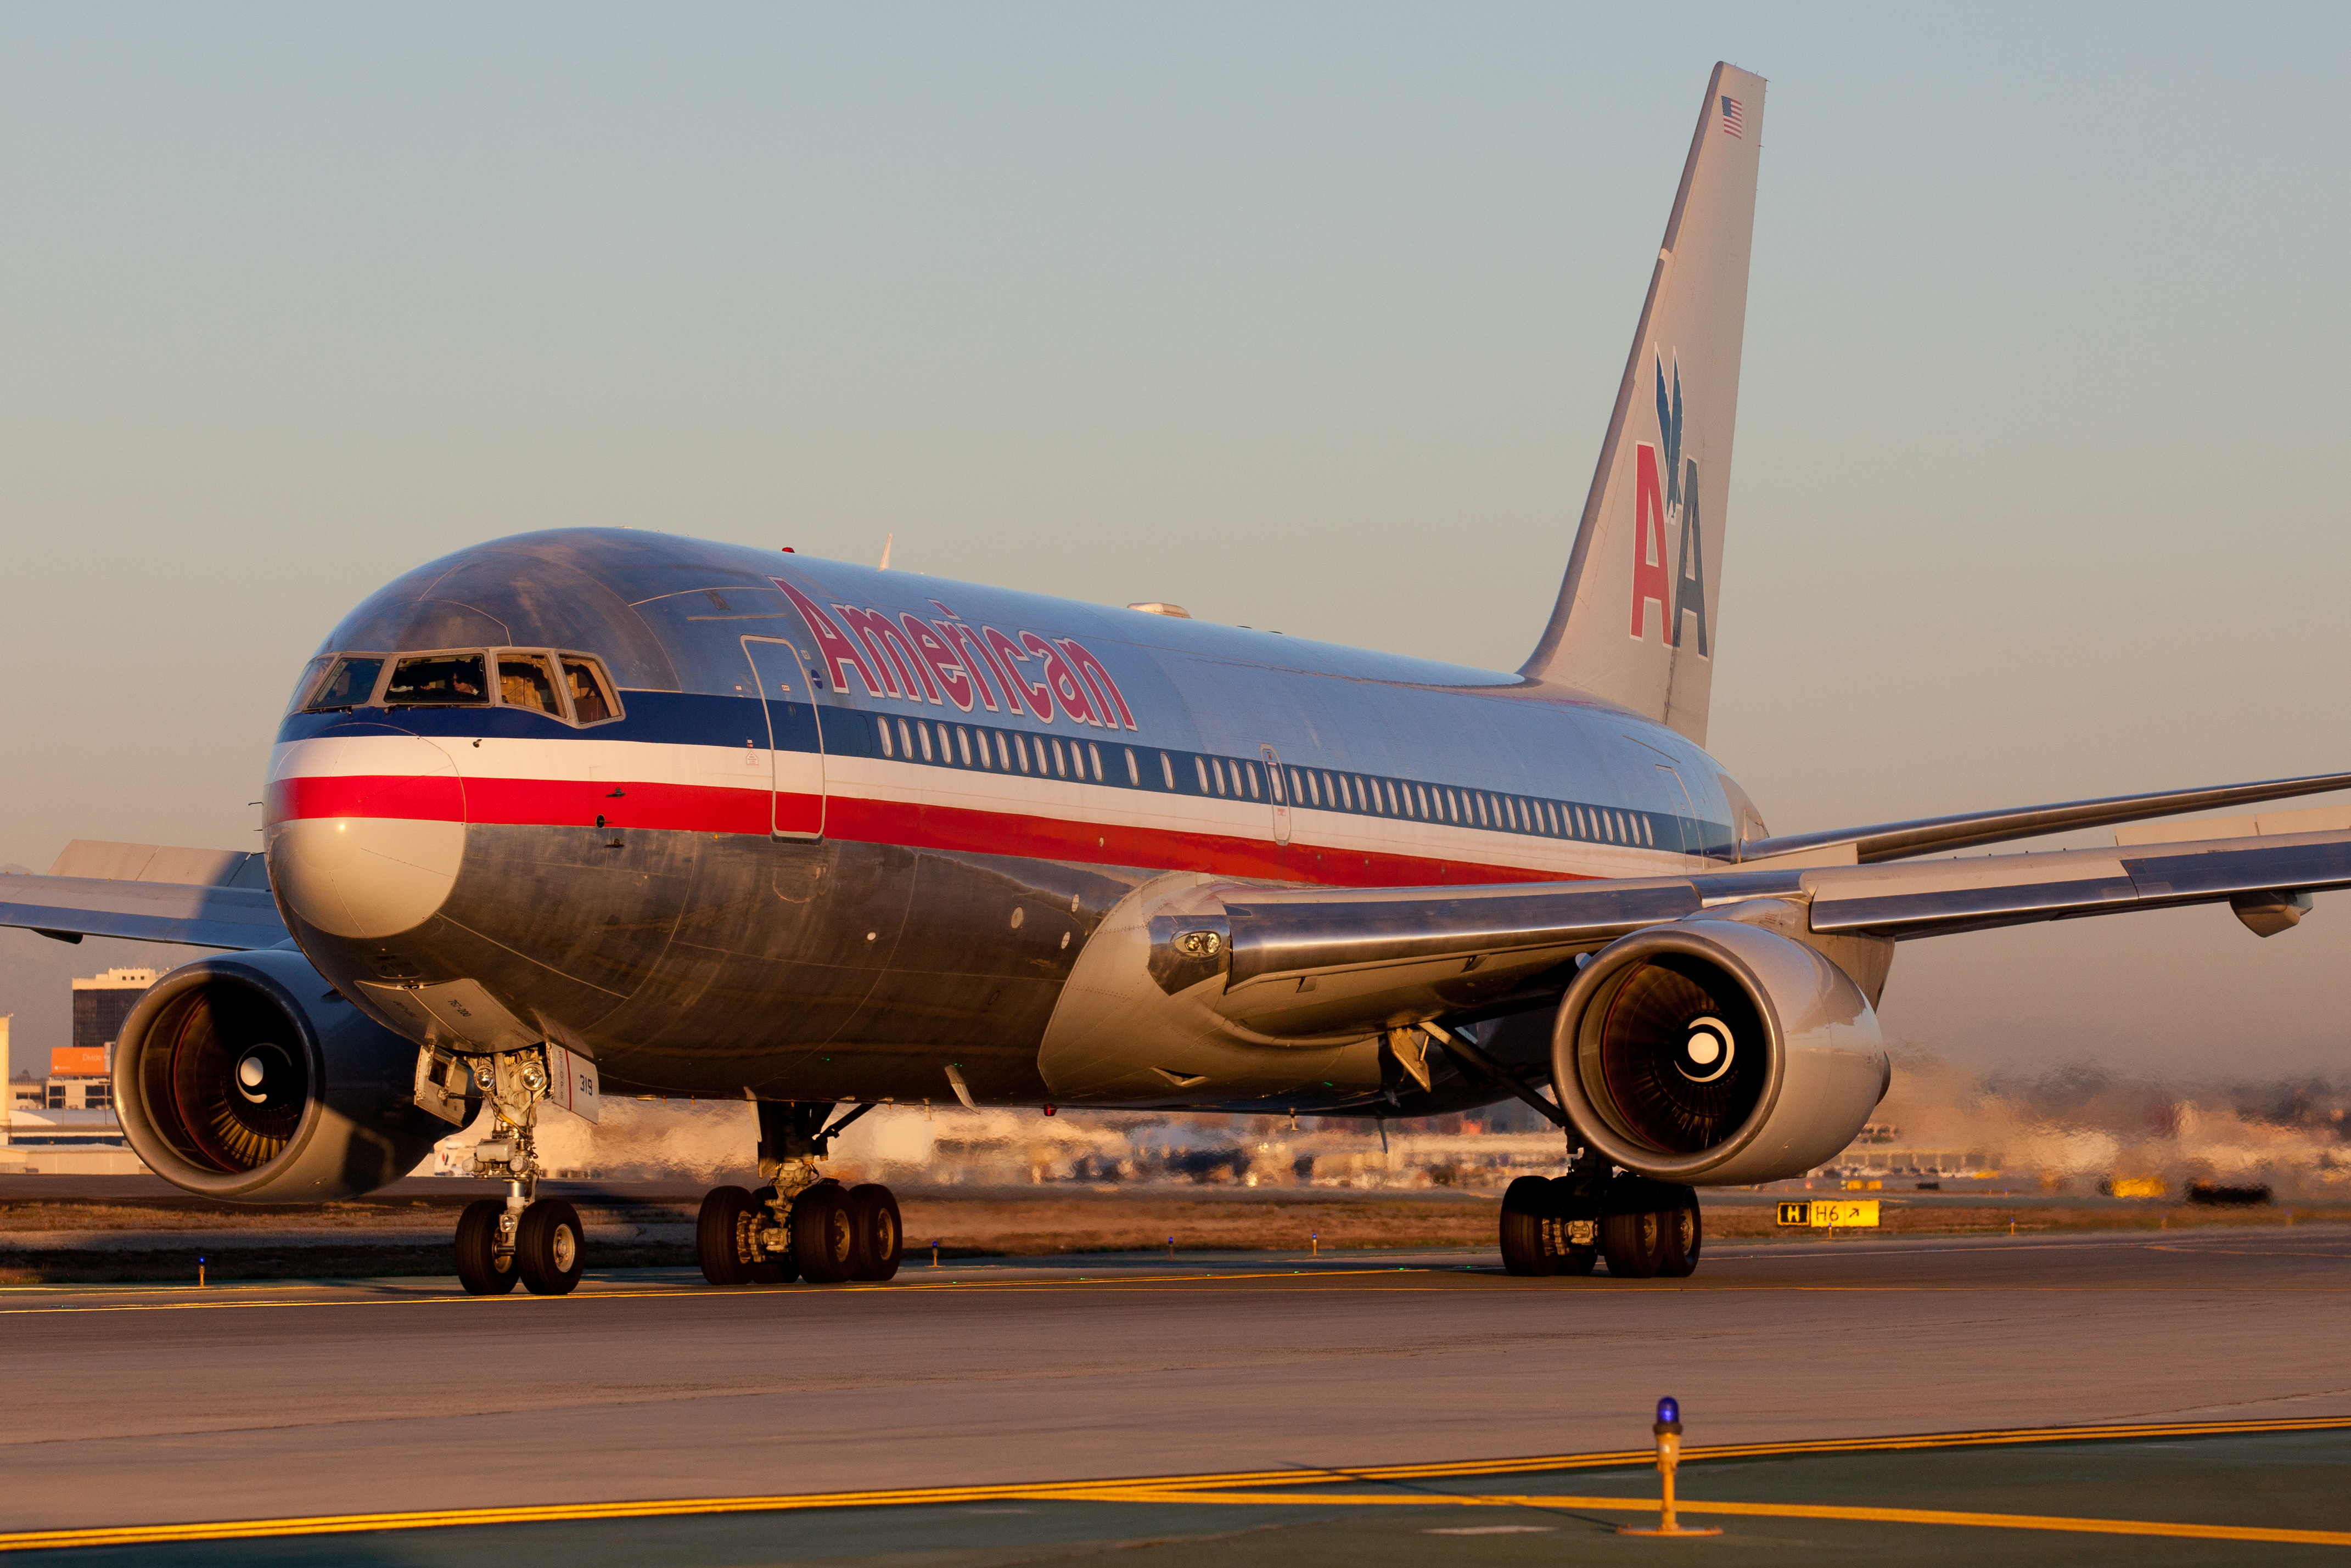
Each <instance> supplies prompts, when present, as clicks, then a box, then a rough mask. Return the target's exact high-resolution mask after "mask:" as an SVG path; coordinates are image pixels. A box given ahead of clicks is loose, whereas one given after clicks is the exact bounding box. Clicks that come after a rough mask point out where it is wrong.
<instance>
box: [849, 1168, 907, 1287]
mask: <svg viewBox="0 0 2351 1568" xmlns="http://www.w3.org/2000/svg"><path fill="white" fill-rule="evenodd" d="M903 1229H904V1227H902V1226H901V1224H900V1223H899V1219H898V1199H897V1197H895V1196H894V1195H893V1194H892V1192H891V1191H890V1189H889V1188H888V1187H886V1186H883V1185H881V1184H880V1183H879V1182H866V1183H864V1184H862V1186H852V1187H851V1188H850V1189H849V1234H850V1242H851V1246H850V1259H849V1277H850V1278H851V1279H852V1280H867V1281H883V1280H887V1279H889V1278H891V1277H892V1276H893V1275H894V1274H896V1273H897V1272H898V1259H899V1256H900V1254H901V1253H902V1252H903V1251H904V1247H905V1237H904V1234H903V1233H902V1232H903Z"/></svg>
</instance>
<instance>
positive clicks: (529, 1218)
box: [514, 1197, 588, 1296]
mask: <svg viewBox="0 0 2351 1568" xmlns="http://www.w3.org/2000/svg"><path fill="white" fill-rule="evenodd" d="M514 1256H515V1272H516V1273H517V1274H520V1275H521V1276H522V1283H523V1289H525V1290H527V1291H529V1292H530V1293H531V1294H532V1295H534V1296H568V1295H569V1294H570V1293H571V1292H572V1291H573V1290H575V1289H576V1288H577V1287H578V1286H579V1284H580V1273H581V1271H582V1270H585V1269H586V1268H587V1266H588V1236H587V1232H585V1231H584V1230H582V1229H580V1211H579V1210H578V1209H576V1208H574V1207H571V1206H570V1205H569V1204H568V1203H566V1202H564V1201H563V1200H562V1199H561V1198H559V1197H542V1198H540V1199H539V1200H538V1202H537V1203H534V1204H532V1205H531V1206H530V1207H528V1208H526V1209H524V1210H523V1211H522V1223H521V1224H519V1225H517V1226H516V1227H515V1249H514Z"/></svg>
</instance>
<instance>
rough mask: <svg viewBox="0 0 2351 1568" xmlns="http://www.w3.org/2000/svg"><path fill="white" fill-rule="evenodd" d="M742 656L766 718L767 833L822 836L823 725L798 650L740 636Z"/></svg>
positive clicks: (787, 836) (765, 639)
mask: <svg viewBox="0 0 2351 1568" xmlns="http://www.w3.org/2000/svg"><path fill="white" fill-rule="evenodd" d="M743 654H744V657H746V658H747V659H749V660H750V661H751V674H752V675H753V676H754V677H755V679H756V680H757V682H758V690H759V695H760V697H761V699H762V700H761V702H760V705H759V706H761V707H762V708H763V709H765V710H766V713H767V716H768V757H769V759H770V761H771V763H772V766H773V771H772V775H771V777H772V781H773V782H772V788H773V789H774V790H775V805H774V811H773V815H772V816H771V818H770V819H769V821H770V824H771V831H773V832H774V834H775V836H776V837H778V838H779V839H819V838H822V837H823V836H824V721H823V719H822V717H821V716H820V715H819V713H818V711H817V706H816V699H815V694H814V692H813V691H812V690H811V687H810V681H809V677H808V666H807V664H806V663H805V662H804V661H803V660H802V659H801V658H800V654H799V650H798V649H797V648H795V647H793V646H792V644H790V643H787V642H784V641H783V640H782V639H780V638H777V637H746V638H744V639H743Z"/></svg>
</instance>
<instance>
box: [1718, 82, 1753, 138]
mask: <svg viewBox="0 0 2351 1568" xmlns="http://www.w3.org/2000/svg"><path fill="white" fill-rule="evenodd" d="M1721 96H1722V130H1723V134H1725V135H1726V136H1736V137H1739V138H1740V140H1742V141H1744V140H1745V139H1746V136H1747V116H1746V115H1745V114H1743V113H1742V112H1740V108H1739V100H1738V99H1735V98H1732V97H1731V96H1730V95H1729V94H1728V93H1724V94H1722V95H1721Z"/></svg>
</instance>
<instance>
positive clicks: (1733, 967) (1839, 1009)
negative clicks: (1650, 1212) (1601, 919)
mask: <svg viewBox="0 0 2351 1568" xmlns="http://www.w3.org/2000/svg"><path fill="white" fill-rule="evenodd" d="M1889 1071H1890V1070H1889V1067H1888V1065H1887V1062H1886V1051H1885V1044H1884V1041H1883V1040H1882V1039H1881V1038H1880V1037H1879V1034H1878V1030H1877V1015H1876V1012H1875V1011H1874V1010H1873V1009H1871V1007H1870V1005H1869V1000H1868V998H1866V997H1865V996H1864V995H1863V994H1862V992H1861V988H1859V987H1858V986H1856V985H1855V984H1854V982H1853V980H1852V978H1851V977H1849V976H1847V975H1846V974H1845V972H1844V970H1842V969H1840V968H1838V967H1836V966H1835V965H1834V964H1833V963H1831V962H1830V961H1829V960H1828V959H1827V958H1826V957H1824V956H1822V955H1821V954H1820V953H1818V952H1816V951H1814V950H1813V948H1811V947H1808V946H1805V945H1803V944H1802V943H1801V942H1796V941H1792V940H1791V939H1790V938H1788V937H1786V936H1780V935H1778V934H1777V933H1775V932H1772V931H1769V930H1764V929H1761V928H1760V927H1757V926H1754V925H1745V924H1742V923H1740V922H1738V921H1735V920H1729V919H1719V918H1706V917H1698V918H1693V919H1688V920H1679V921H1675V922H1673V923H1672V924H1670V925H1656V926H1651V927H1650V928H1649V929H1647V930H1646V931H1641V932H1636V933H1635V934H1634V935H1633V936H1626V937H1624V938H1622V939H1621V940H1619V941H1616V942H1614V943H1611V944H1610V945H1609V946H1606V947H1604V948H1602V949H1601V950H1600V952H1599V953H1597V954H1596V955H1594V956H1593V958H1592V960H1591V962H1589V963H1587V964H1586V965H1585V966H1584V967H1583V971H1582V972H1581V973H1580V974H1578V975H1577V976H1576V977H1575V983H1574V984H1573V985H1572V986H1571V987H1569V988H1568V992H1567V995H1566V997H1565V998H1563V999H1562V1001H1561V1003H1560V1007H1559V1013H1558V1017H1557V1019H1556V1021H1555V1022H1554V1023H1553V1025H1552V1080H1553V1082H1554V1083H1555V1085H1556V1086H1557V1090H1558V1092H1559V1095H1560V1105H1561V1108H1562V1110H1564V1111H1565V1112H1566V1113H1567V1115H1568V1118H1569V1120H1570V1121H1571V1122H1573V1124H1574V1126H1575V1128H1576V1131H1577V1134H1579V1135H1580V1136H1582V1137H1583V1139H1584V1140H1585V1141H1586V1142H1587V1143H1588V1144H1589V1145H1591V1146H1592V1148H1593V1151H1594V1152H1595V1153H1597V1154H1599V1155H1603V1156H1604V1157H1605V1158H1606V1159H1607V1160H1608V1161H1610V1162H1611V1163H1612V1164H1614V1165H1618V1166H1623V1167H1625V1169H1626V1170H1630V1171H1635V1172H1638V1173H1639V1174H1640V1175H1642V1176H1652V1177H1655V1178H1656V1179H1659V1180H1662V1181H1667V1182H1679V1183H1687V1184H1701V1183H1702V1184H1706V1185H1709V1186H1728V1185H1733V1184H1739V1183H1747V1182H1761V1181H1771V1180H1773V1179H1776V1178H1779V1177H1783V1176H1802V1175H1803V1174H1804V1173H1805V1172H1806V1171H1808V1170H1812V1169H1813V1168H1814V1167H1816V1166H1820V1165H1821V1164H1823V1162H1824V1161H1826V1160H1828V1159H1830V1158H1832V1157H1833V1156H1834V1155H1836V1154H1837V1153H1838V1152H1839V1151H1841V1150H1843V1149H1844V1147H1845V1146H1846V1145H1848V1144H1850V1143H1851V1142H1852V1141H1853V1139H1854V1137H1855V1134H1858V1133H1859V1132H1860V1131H1861V1129H1862V1126H1863V1124H1865V1122H1867V1121H1868V1119H1869V1113H1871V1112H1872V1111H1874V1110H1876V1107H1877V1103H1878V1101H1879V1100H1880V1099H1882V1098H1884V1096H1885V1093H1886V1083H1887V1082H1888V1077H1889Z"/></svg>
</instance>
